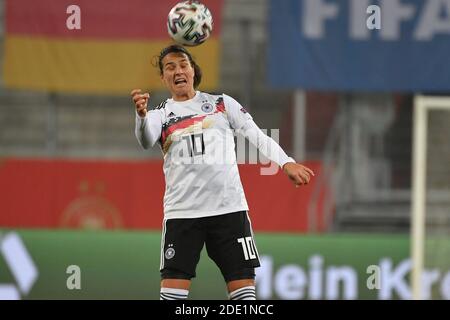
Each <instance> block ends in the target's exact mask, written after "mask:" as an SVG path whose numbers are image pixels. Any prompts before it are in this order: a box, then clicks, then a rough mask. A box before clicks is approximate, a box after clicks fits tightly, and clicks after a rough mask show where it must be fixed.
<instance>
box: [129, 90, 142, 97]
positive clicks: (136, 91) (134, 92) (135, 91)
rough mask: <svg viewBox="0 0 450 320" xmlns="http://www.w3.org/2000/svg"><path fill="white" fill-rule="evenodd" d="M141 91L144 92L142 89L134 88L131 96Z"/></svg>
mask: <svg viewBox="0 0 450 320" xmlns="http://www.w3.org/2000/svg"><path fill="white" fill-rule="evenodd" d="M141 92H142V90H141V89H133V90H132V91H131V93H130V95H131V96H134V95H135V94H137V93H141Z"/></svg>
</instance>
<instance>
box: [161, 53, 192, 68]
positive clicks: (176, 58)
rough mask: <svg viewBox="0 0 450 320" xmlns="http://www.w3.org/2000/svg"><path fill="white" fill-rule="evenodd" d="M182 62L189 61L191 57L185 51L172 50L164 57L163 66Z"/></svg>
mask: <svg viewBox="0 0 450 320" xmlns="http://www.w3.org/2000/svg"><path fill="white" fill-rule="evenodd" d="M182 62H189V57H188V56H187V55H186V54H185V53H183V52H171V53H168V54H166V56H165V57H164V58H163V59H162V63H163V66H165V65H167V64H177V63H182Z"/></svg>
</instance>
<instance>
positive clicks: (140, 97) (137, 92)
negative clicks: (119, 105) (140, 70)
mask: <svg viewBox="0 0 450 320" xmlns="http://www.w3.org/2000/svg"><path fill="white" fill-rule="evenodd" d="M131 98H132V99H133V102H134V105H135V106H136V112H137V113H138V115H139V116H140V117H141V118H144V117H145V115H146V114H147V104H148V99H150V94H149V93H148V92H146V93H142V90H141V89H134V90H133V91H131Z"/></svg>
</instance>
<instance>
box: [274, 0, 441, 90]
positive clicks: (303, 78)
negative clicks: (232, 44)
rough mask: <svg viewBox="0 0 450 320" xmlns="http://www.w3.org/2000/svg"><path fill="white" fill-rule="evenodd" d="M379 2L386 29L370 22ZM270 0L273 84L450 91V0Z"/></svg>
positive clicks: (282, 85)
mask: <svg viewBox="0 0 450 320" xmlns="http://www.w3.org/2000/svg"><path fill="white" fill-rule="evenodd" d="M374 5H375V6H377V7H378V8H379V13H380V14H379V19H378V22H379V23H380V24H379V26H380V28H379V29H371V28H370V26H369V25H370V22H373V20H374V18H376V17H375V16H373V12H371V11H370V10H368V8H369V7H370V6H372V8H373V6H374ZM270 6H271V7H270V9H269V31H270V32H269V33H270V36H269V39H270V41H269V48H268V63H269V65H268V69H269V84H270V85H271V86H273V87H277V88H303V89H315V90H338V91H353V90H354V91H406V92H417V91H427V92H432V91H434V92H436V91H441V92H442V91H450V0H271V1H270ZM368 11H369V13H368Z"/></svg>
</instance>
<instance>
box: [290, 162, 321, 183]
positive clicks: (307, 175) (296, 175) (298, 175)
mask: <svg viewBox="0 0 450 320" xmlns="http://www.w3.org/2000/svg"><path fill="white" fill-rule="evenodd" d="M283 171H284V173H286V174H287V175H288V177H289V179H291V181H292V183H293V184H294V185H295V187H296V188H298V187H299V186H301V185H303V184H308V182H309V180H310V179H311V176H314V172H313V171H312V170H311V169H310V168H308V167H305V166H303V165H301V164H299V163H295V162H288V163H286V164H285V165H284V166H283Z"/></svg>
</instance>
